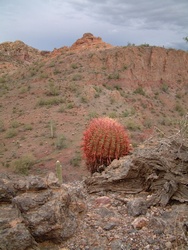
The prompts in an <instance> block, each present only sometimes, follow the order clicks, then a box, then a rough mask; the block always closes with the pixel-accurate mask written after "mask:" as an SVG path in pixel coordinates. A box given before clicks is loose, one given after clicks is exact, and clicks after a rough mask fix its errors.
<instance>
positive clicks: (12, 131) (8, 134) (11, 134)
mask: <svg viewBox="0 0 188 250" xmlns="http://www.w3.org/2000/svg"><path fill="white" fill-rule="evenodd" d="M17 135H18V131H17V130H16V129H14V128H10V129H8V130H7V131H6V135H5V138H13V137H15V136H17Z"/></svg>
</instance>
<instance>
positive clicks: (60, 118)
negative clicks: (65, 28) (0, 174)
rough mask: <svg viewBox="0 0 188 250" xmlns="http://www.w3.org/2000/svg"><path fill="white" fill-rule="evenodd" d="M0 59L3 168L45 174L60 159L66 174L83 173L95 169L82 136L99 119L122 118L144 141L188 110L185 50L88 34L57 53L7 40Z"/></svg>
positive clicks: (0, 47)
mask: <svg viewBox="0 0 188 250" xmlns="http://www.w3.org/2000/svg"><path fill="white" fill-rule="evenodd" d="M0 60H1V61H0V98H1V105H0V114H1V116H0V131H1V132H0V141H1V147H0V156H1V158H0V162H1V167H0V168H1V171H13V170H14V168H15V166H17V165H19V166H21V165H22V166H23V169H17V171H20V172H24V171H26V172H27V168H30V165H31V166H32V167H31V169H30V170H29V171H30V172H31V173H32V172H33V173H39V174H43V173H44V172H46V171H48V170H49V169H54V168H55V162H56V160H59V161H61V163H62V165H63V169H64V170H63V178H64V181H67V180H73V179H75V171H76V172H77V176H76V178H77V179H80V178H82V176H83V175H87V174H88V173H87V171H86V170H85V166H84V162H83V161H82V160H81V153H80V143H81V138H82V134H83V131H84V129H85V127H86V125H87V123H88V122H89V120H90V119H91V118H93V117H98V116H109V117H112V118H114V119H117V120H118V121H119V122H121V123H122V124H123V125H124V126H125V127H126V128H127V130H128V131H129V135H130V137H131V141H132V144H133V146H134V147H136V146H138V145H139V144H141V143H142V142H143V141H144V140H145V139H147V138H148V137H150V136H152V135H153V133H154V132H155V131H156V130H158V131H160V133H161V134H162V133H166V134H167V133H169V134H170V133H172V131H174V130H175V129H178V125H179V121H180V120H181V119H182V117H183V116H184V115H185V114H186V113H187V107H188V98H187V95H188V53H187V52H185V51H180V50H178V51H177V50H173V49H164V48H160V47H150V46H146V45H143V46H125V47H113V46H111V45H109V44H106V43H105V42H103V41H102V39H101V38H96V37H94V36H93V35H92V34H90V33H86V34H84V35H83V37H82V38H80V39H78V40H77V41H76V42H75V43H74V44H73V45H72V46H71V47H62V48H60V49H55V50H54V51H52V52H44V51H38V50H36V49H34V48H31V47H29V46H27V45H25V44H24V43H22V42H18V41H17V42H14V43H3V44H0ZM18 160H19V161H20V162H21V163H22V164H20V162H18ZM25 162H26V163H25ZM18 163H19V164H18Z"/></svg>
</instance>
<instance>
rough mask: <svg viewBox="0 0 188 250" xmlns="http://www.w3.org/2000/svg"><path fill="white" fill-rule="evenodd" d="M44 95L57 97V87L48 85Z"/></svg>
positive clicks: (52, 84) (51, 84)
mask: <svg viewBox="0 0 188 250" xmlns="http://www.w3.org/2000/svg"><path fill="white" fill-rule="evenodd" d="M46 95H48V96H57V95H59V87H58V86H56V85H55V84H54V83H52V82H50V83H49V85H48V90H47V91H46Z"/></svg>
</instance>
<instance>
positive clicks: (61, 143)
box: [55, 134, 67, 150]
mask: <svg viewBox="0 0 188 250" xmlns="http://www.w3.org/2000/svg"><path fill="white" fill-rule="evenodd" d="M55 146H56V148H57V149H59V150H60V149H64V148H67V139H66V137H65V136H64V135H63V134H62V135H58V136H57V140H56V144H55Z"/></svg>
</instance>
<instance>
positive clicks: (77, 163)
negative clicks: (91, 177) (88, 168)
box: [70, 152, 82, 167]
mask: <svg viewBox="0 0 188 250" xmlns="http://www.w3.org/2000/svg"><path fill="white" fill-rule="evenodd" d="M81 160H82V158H81V154H80V152H76V154H75V155H74V157H73V158H72V159H71V160H70V164H71V165H72V166H73V167H79V166H80V162H81Z"/></svg>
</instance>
